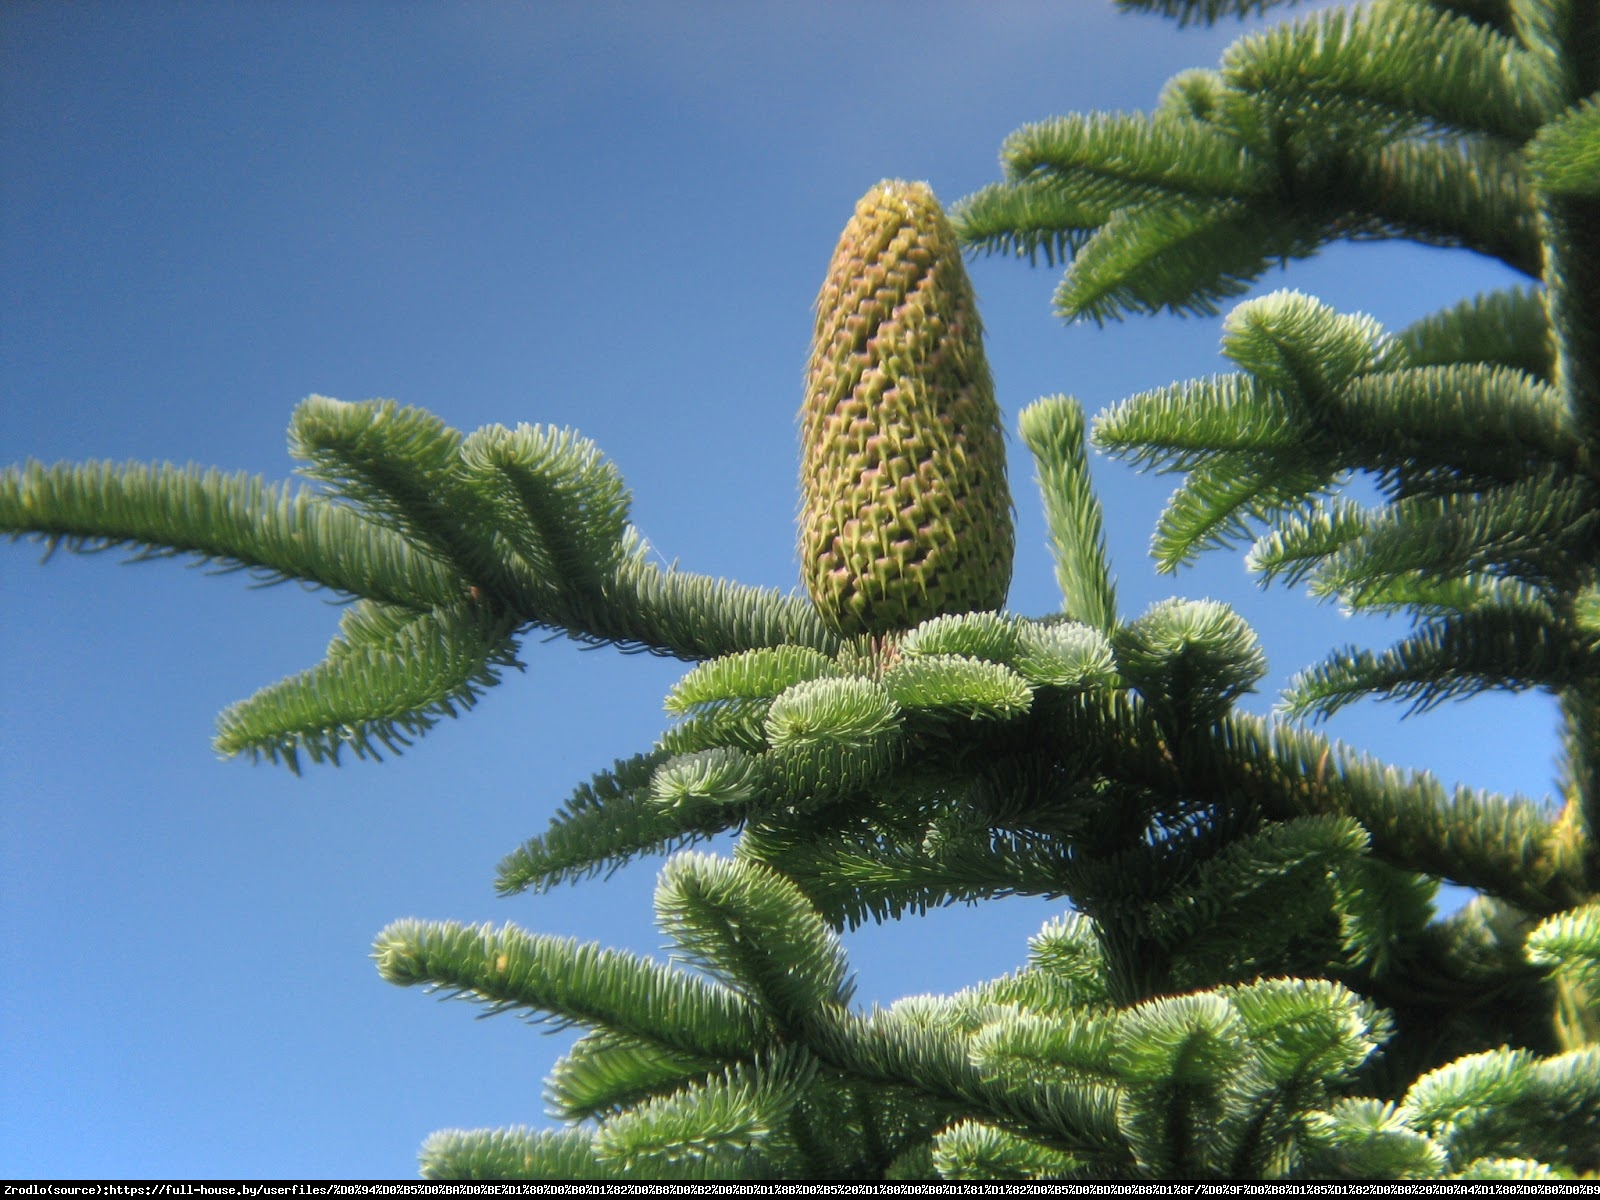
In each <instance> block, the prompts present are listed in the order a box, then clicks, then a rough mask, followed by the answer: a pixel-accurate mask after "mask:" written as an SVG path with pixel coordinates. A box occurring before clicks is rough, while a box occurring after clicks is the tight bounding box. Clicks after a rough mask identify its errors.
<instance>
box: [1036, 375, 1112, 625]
mask: <svg viewBox="0 0 1600 1200" xmlns="http://www.w3.org/2000/svg"><path fill="white" fill-rule="evenodd" d="M1019 424H1020V428H1021V431H1022V439H1023V441H1024V442H1025V443H1027V446H1028V449H1029V450H1031V451H1032V452H1033V460H1034V465H1035V467H1036V468H1037V470H1038V472H1039V490H1040V492H1041V494H1042V495H1043V497H1044V511H1045V523H1046V525H1047V526H1048V527H1049V530H1050V549H1051V552H1052V553H1053V555H1054V556H1055V561H1056V583H1057V585H1058V586H1059V587H1060V588H1061V597H1062V612H1063V613H1065V614H1066V616H1067V617H1069V618H1070V619H1072V620H1074V621H1081V622H1083V623H1084V624H1086V625H1090V626H1092V627H1093V628H1095V629H1098V630H1100V631H1101V632H1102V633H1109V632H1110V631H1111V630H1112V629H1114V628H1115V627H1116V624H1117V597H1116V585H1115V583H1114V582H1113V581H1112V578H1111V568H1110V564H1109V563H1108V561H1107V556H1106V540H1105V530H1104V527H1103V525H1102V521H1101V515H1100V501H1099V498H1098V497H1097V496H1096V495H1095V494H1094V489H1093V485H1092V484H1091V482H1090V479H1089V458H1088V453H1087V451H1086V449H1085V446H1084V420H1083V408H1082V407H1081V406H1080V405H1079V404H1078V402H1077V401H1076V400H1073V399H1071V398H1070V397H1067V396H1056V397H1053V398H1051V399H1048V400H1040V401H1038V402H1037V403H1035V404H1032V405H1030V406H1029V407H1027V408H1025V409H1024V410H1023V411H1022V416H1021V418H1020V421H1019Z"/></svg>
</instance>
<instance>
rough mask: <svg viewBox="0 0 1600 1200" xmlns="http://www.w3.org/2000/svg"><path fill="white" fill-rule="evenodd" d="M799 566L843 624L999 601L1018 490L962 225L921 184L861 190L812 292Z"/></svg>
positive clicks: (885, 626)
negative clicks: (1009, 480) (959, 234)
mask: <svg viewBox="0 0 1600 1200" xmlns="http://www.w3.org/2000/svg"><path fill="white" fill-rule="evenodd" d="M800 425H801V433H800V437H801V456H800V488H801V495H802V501H801V512H800V564H801V565H800V569H801V572H802V574H803V575H804V577H805V584H806V588H807V590H809V591H810V593H811V600H812V603H814V604H815V605H816V607H817V611H818V612H819V613H820V614H821V616H822V618H823V620H825V621H826V622H828V623H829V624H830V625H832V626H833V627H834V628H835V629H836V630H837V631H838V632H840V633H844V634H859V633H871V634H880V633H888V632H891V631H894V630H900V629H909V628H911V627H912V626H913V625H916V624H917V623H918V622H920V621H924V620H927V619H928V618H929V617H935V616H940V615H942V614H946V613H960V612H972V611H976V610H987V609H997V608H999V607H1000V606H1001V605H1003V604H1004V603H1005V599H1006V592H1007V590H1008V589H1009V588H1010V585H1011V555H1012V547H1013V543H1014V536H1013V533H1012V528H1011V494H1010V491H1009V490H1008V489H1007V487H1006V460H1005V442H1004V436H1003V434H1002V432H1001V427H1000V409H999V407H998V406H997V405H996V404H995V400H994V381H993V380H992V379H991V378H990V375H989V364H988V360H987V359H985V357H984V354H983V327H982V325H981V324H980V323H979V320H978V307H977V301H976V299H975V297H974V296H973V292H972V283H971V281H970V280H969V279H968V278H967V272H966V268H965V267H964V266H963V265H962V263H961V250H960V247H959V246H958V245H957V243H956V237H955V232H954V231H953V230H952V229H951V228H950V223H949V221H947V220H946V219H945V215H944V212H943V211H942V210H941V209H940V207H939V202H938V201H937V200H936V199H934V195H933V192H932V191H931V190H930V189H929V188H928V186H927V185H926V184H923V183H902V182H900V181H899V180H885V181H884V182H883V183H880V184H878V185H877V186H876V187H874V188H873V189H872V190H871V191H870V192H868V193H867V194H866V195H865V196H864V197H862V199H861V202H860V203H859V204H857V205H856V212H855V216H854V217H852V218H851V219H850V223H849V224H848V225H846V226H845V229H844V234H843V235H842V236H841V237H840V238H839V245H838V247H837V248H836V249H835V250H834V252H833V261H832V262H831V263H830V264H829V265H828V277H827V280H826V281H825V282H824V283H823V285H822V292H821V294H820V295H819V296H818V297H817V327H816V333H815V336H814V338H813V340H812V343H811V361H810V363H809V365H808V366H807V368H806V399H805V404H804V405H803V406H802V408H801V410H800Z"/></svg>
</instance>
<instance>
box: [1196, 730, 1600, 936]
mask: <svg viewBox="0 0 1600 1200" xmlns="http://www.w3.org/2000/svg"><path fill="white" fill-rule="evenodd" d="M1201 761H1202V760H1201V759H1199V758H1191V760H1190V769H1191V770H1196V769H1199V766H1200V762H1201ZM1204 764H1205V770H1207V771H1215V772H1217V773H1218V774H1217V775H1216V776H1215V782H1216V784H1217V785H1219V786H1225V787H1229V788H1237V789H1238V790H1239V793H1240V794H1241V795H1243V796H1246V797H1249V798H1250V799H1251V800H1253V801H1254V802H1256V803H1258V804H1260V805H1261V807H1262V809H1263V811H1264V812H1265V813H1266V814H1267V815H1269V816H1272V817H1275V818H1278V819H1283V818H1285V817H1288V816H1290V815H1298V814H1308V815H1309V814H1317V813H1327V814H1343V815H1348V816H1351V817H1354V818H1355V819H1356V820H1357V821H1359V822H1361V825H1362V827H1363V828H1364V829H1366V830H1367V832H1368V834H1370V835H1371V837H1372V847H1373V853H1375V854H1376V855H1377V856H1378V857H1380V858H1382V859H1384V860H1385V861H1386V862H1389V863H1392V864H1393V865H1395V866H1398V867H1403V868H1405V869H1407V870H1413V871H1422V872H1425V873H1427V874H1430V875H1437V876H1440V877H1442V878H1445V879H1449V880H1452V881H1454V882H1456V883H1461V884H1465V885H1466V886H1469V887H1476V888H1479V889H1480V890H1482V891H1485V892H1488V893H1489V894H1491V895H1494V896H1499V897H1500V898H1502V899H1504V900H1506V901H1508V902H1510V903H1511V904H1515V905H1517V906H1518V907H1520V908H1523V909H1525V910H1527V911H1528V912H1535V913H1551V912H1556V911H1559V910H1560V909H1562V908H1564V907H1566V906H1568V905H1570V904H1572V903H1573V902H1575V901H1576V900H1578V899H1580V898H1581V897H1583V896H1584V895H1585V894H1586V891H1585V885H1584V883H1583V880H1582V876H1581V874H1580V873H1579V869H1578V864H1577V863H1576V862H1574V861H1573V860H1572V855H1571V852H1570V850H1568V849H1566V848H1565V847H1564V846H1563V844H1562V842H1561V839H1560V835H1559V830H1558V828H1557V827H1556V826H1555V824H1554V823H1553V822H1552V820H1551V813H1550V812H1549V810H1548V808H1547V807H1546V806H1545V805H1543V804H1540V803H1538V802H1535V801H1532V800H1528V799H1525V798H1523V797H1519V796H1513V797H1509V798H1506V797H1500V796H1495V795H1493V794H1490V793H1484V792H1480V791H1477V790H1475V789H1473V788H1469V787H1457V788H1456V789H1455V790H1454V791H1453V792H1447V791H1446V790H1445V789H1444V788H1443V787H1442V786H1441V785H1440V784H1439V782H1438V780H1437V779H1436V778H1434V776H1432V775H1431V774H1429V773H1427V772H1414V771H1401V770H1400V769H1398V768H1395V767H1389V766H1385V765H1383V764H1382V763H1380V762H1378V761H1377V760H1375V759H1373V758H1370V757H1368V756H1365V755H1361V754H1357V753H1356V752H1354V751H1351V750H1350V749H1348V748H1346V747H1344V746H1342V745H1340V744H1338V743H1334V742H1330V741H1328V740H1327V739H1325V738H1322V737H1320V736H1318V735H1316V734H1313V733H1309V732H1306V731H1304V730H1300V729H1296V728H1294V727H1292V726H1289V725H1286V724H1282V723H1275V722H1269V721H1267V720H1265V719H1263V718H1260V717H1253V716H1247V715H1245V714H1240V713H1235V714H1233V715H1232V716H1230V717H1229V718H1228V720H1227V721H1226V722H1225V723H1224V725H1223V726H1222V727H1221V728H1220V729H1219V730H1218V733H1217V737H1216V740H1215V742H1214V743H1213V746H1212V748H1211V749H1210V750H1209V751H1208V752H1206V754H1205V756H1204Z"/></svg>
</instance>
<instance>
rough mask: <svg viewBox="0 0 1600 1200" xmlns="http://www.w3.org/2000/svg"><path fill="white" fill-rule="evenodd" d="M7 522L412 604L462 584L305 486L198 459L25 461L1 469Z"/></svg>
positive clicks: (82, 544) (18, 532)
mask: <svg viewBox="0 0 1600 1200" xmlns="http://www.w3.org/2000/svg"><path fill="white" fill-rule="evenodd" d="M0 532H3V533H6V534H9V535H10V536H11V537H13V538H20V537H34V538H38V539H41V540H44V541H46V542H48V543H49V544H50V545H51V546H52V547H54V546H56V545H59V544H62V543H65V544H66V545H68V546H69V547H71V548H72V549H75V550H84V551H92V550H99V549H109V548H111V547H116V546H122V545H131V546H133V547H136V548H137V557H138V558H139V559H149V558H163V557H169V556H179V555H193V556H194V557H196V558H197V559H199V560H200V561H201V562H203V563H213V562H215V563H220V564H222V566H223V568H224V569H246V570H250V571H253V572H255V573H257V574H258V575H260V576H262V577H263V578H264V579H266V580H268V581H273V582H275V581H279V580H286V579H298V580H301V581H303V582H305V583H309V584H313V585H316V586H321V587H328V588H333V589H334V590H336V591H339V592H343V593H344V594H346V595H350V596H366V597H370V598H372V599H375V600H379V601H382V602H384V603H387V604H397V605H401V606H404V607H407V608H411V609H414V610H417V611H427V610H429V609H432V608H433V607H435V606H436V605H441V604H451V603H453V602H455V601H457V600H459V599H460V598H461V597H462V596H463V595H464V594H465V593H466V590H467V583H466V581H465V580H464V579H463V578H462V576H461V575H460V573H459V572H458V571H457V570H456V569H455V568H454V567H453V566H451V565H450V564H448V563H446V562H444V561H442V560H440V559H438V558H436V557H435V556H433V555H431V554H429V553H427V552H425V551H418V550H417V549H416V548H415V547H414V546H412V545H411V544H410V543H408V542H406V541H405V540H404V539H403V538H401V537H400V536H398V535H396V534H394V533H392V532H390V531H389V530H387V529H385V528H383V527H381V526H379V525H376V524H374V523H373V522H371V521H369V520H367V519H366V518H365V517H363V516H362V515H361V514H359V513H357V512H356V511H355V510H353V509H351V508H349V507H347V506H345V505H341V504H334V503H331V502H330V501H329V500H328V499H327V498H326V497H323V496H319V495H316V494H314V493H312V492H310V491H308V490H306V489H304V488H301V489H296V490H293V491H291V490H290V489H288V488H286V487H279V486H276V485H273V484H266V483H263V482H262V481H261V480H260V478H258V477H255V476H250V475H245V474H243V473H240V474H235V475H225V474H223V473H222V472H221V471H217V470H202V469H200V468H199V467H192V466H191V467H175V466H171V465H170V464H152V465H146V464H143V463H124V464H121V465H118V464H114V463H109V462H89V463H58V464H56V465H55V466H51V467H46V466H44V465H43V464H41V463H38V462H34V461H31V460H30V461H29V462H27V463H26V464H24V465H23V466H21V467H7V468H5V469H4V470H3V471H0Z"/></svg>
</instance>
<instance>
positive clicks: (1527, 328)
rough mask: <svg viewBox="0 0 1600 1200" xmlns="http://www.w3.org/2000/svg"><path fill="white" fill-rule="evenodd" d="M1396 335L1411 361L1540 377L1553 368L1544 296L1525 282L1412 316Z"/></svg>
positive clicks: (1549, 375)
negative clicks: (1498, 369) (1486, 367)
mask: <svg viewBox="0 0 1600 1200" xmlns="http://www.w3.org/2000/svg"><path fill="white" fill-rule="evenodd" d="M1396 338H1397V340H1398V341H1399V343H1400V344H1401V346H1403V347H1404V348H1405V353H1406V360H1407V361H1408V362H1409V363H1410V364H1411V365H1412V366H1414V367H1432V366H1450V365H1454V364H1456V363H1485V364H1487V365H1489V366H1501V367H1508V368H1510V369H1511V370H1514V371H1521V372H1523V373H1525V374H1527V375H1531V376H1533V377H1534V378H1535V379H1540V380H1543V381H1545V382H1549V381H1550V380H1551V378H1552V377H1553V376H1554V374H1555V352H1554V348H1553V347H1552V346H1551V344H1550V323H1549V321H1548V320H1547V319H1546V316H1545V306H1544V298H1543V296H1542V295H1540V294H1539V293H1538V292H1536V291H1533V290H1531V289H1528V288H1507V289H1505V290H1503V291H1497V292H1484V293H1482V294H1480V295H1478V296H1474V297H1472V298H1471V299H1469V300H1463V301H1461V302H1460V303H1459V304H1455V305H1452V306H1451V307H1450V308H1445V309H1441V310H1440V311H1438V312H1436V313H1433V314H1431V315H1430V316H1426V317H1423V318H1422V319H1421V320H1419V321H1416V322H1413V323H1412V324H1411V325H1408V326H1407V327H1406V328H1405V329H1403V330H1401V331H1400V333H1399V334H1397V335H1396Z"/></svg>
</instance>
